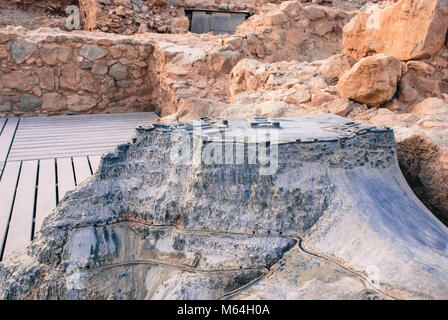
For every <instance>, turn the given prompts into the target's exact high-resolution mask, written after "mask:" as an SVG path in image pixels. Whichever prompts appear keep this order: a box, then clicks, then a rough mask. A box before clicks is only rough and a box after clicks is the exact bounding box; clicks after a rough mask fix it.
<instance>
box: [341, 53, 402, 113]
mask: <svg viewBox="0 0 448 320" xmlns="http://www.w3.org/2000/svg"><path fill="white" fill-rule="evenodd" d="M400 78H401V62H400V60H398V59H397V58H395V57H391V56H386V55H384V54H377V55H374V56H371V57H367V58H363V59H361V60H360V61H358V62H357V63H356V64H355V65H354V66H353V67H352V68H351V69H350V70H349V71H347V72H346V73H344V75H343V76H342V77H341V79H340V80H339V83H338V85H337V86H336V88H337V90H338V92H339V94H340V96H341V97H343V98H347V99H352V100H354V101H356V102H360V103H365V104H367V105H369V106H371V107H379V106H380V105H382V104H383V103H385V102H386V101H389V100H390V99H391V98H392V97H393V96H394V94H395V92H396V91H397V83H398V81H399V80H400Z"/></svg>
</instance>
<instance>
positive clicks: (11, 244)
mask: <svg viewBox="0 0 448 320" xmlns="http://www.w3.org/2000/svg"><path fill="white" fill-rule="evenodd" d="M36 178H37V160H33V161H24V162H22V168H21V170H20V177H19V183H18V185H17V191H16V197H15V200H14V208H13V209H12V214H11V220H10V223H9V228H8V235H7V237H6V243H5V249H4V252H3V257H7V256H8V255H10V254H11V253H13V252H14V251H16V250H20V249H23V248H25V247H26V245H27V244H28V243H29V242H30V241H31V238H32V226H33V214H34V198H35V192H36Z"/></svg>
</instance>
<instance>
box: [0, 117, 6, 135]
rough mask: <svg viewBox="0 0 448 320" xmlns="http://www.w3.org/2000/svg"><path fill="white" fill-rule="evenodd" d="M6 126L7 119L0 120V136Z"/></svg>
mask: <svg viewBox="0 0 448 320" xmlns="http://www.w3.org/2000/svg"><path fill="white" fill-rule="evenodd" d="M5 124H6V118H0V134H2V131H3V127H4V126H5Z"/></svg>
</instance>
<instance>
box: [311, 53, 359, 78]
mask: <svg viewBox="0 0 448 320" xmlns="http://www.w3.org/2000/svg"><path fill="white" fill-rule="evenodd" d="M352 65H353V64H350V62H349V59H348V58H347V56H345V55H343V54H336V55H334V56H331V57H330V58H328V59H326V60H325V61H324V63H323V64H322V65H321V66H320V67H319V72H320V73H322V75H323V76H324V77H325V79H326V80H327V81H328V82H329V83H332V84H336V83H337V82H338V81H339V78H340V77H341V76H342V75H343V74H344V73H345V72H346V71H348V70H349V69H350V68H351V66H352Z"/></svg>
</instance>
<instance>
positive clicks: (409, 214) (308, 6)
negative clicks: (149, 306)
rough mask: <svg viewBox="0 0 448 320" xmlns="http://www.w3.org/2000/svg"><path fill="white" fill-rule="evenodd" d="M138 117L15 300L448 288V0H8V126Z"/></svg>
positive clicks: (1, 283)
mask: <svg viewBox="0 0 448 320" xmlns="http://www.w3.org/2000/svg"><path fill="white" fill-rule="evenodd" d="M69 6H71V9H69V10H68V9H67V7H69ZM74 8H75V9H74ZM77 10H78V11H79V16H78V15H77V12H78V11H77ZM78 22H79V23H78ZM78 27H79V28H78ZM137 111H138V112H155V113H157V116H158V117H159V118H158V119H157V120H156V121H155V123H153V125H152V126H148V127H139V128H137V129H136V134H135V137H134V139H132V141H130V142H129V144H124V145H119V146H118V147H117V148H116V150H115V151H114V152H113V153H109V154H106V155H104V156H103V157H102V159H101V165H100V168H99V170H98V171H97V172H96V174H95V175H94V176H93V178H91V179H89V180H88V181H86V182H84V183H82V184H80V185H79V186H78V188H77V189H76V190H75V191H73V192H70V193H68V194H67V195H66V196H65V198H64V199H63V201H61V202H60V203H59V204H58V206H57V208H56V209H55V210H54V212H53V213H52V214H51V215H49V217H48V218H47V219H46V220H45V222H44V224H43V226H42V229H41V231H40V232H39V233H37V235H36V236H35V237H34V239H33V240H32V241H31V242H30V244H29V245H28V247H27V248H26V249H25V250H22V251H18V252H16V253H15V254H12V255H10V256H8V257H3V258H4V260H2V261H1V262H0V297H1V298H3V299H109V298H112V299H323V298H329V299H447V298H448V283H447V279H448V276H447V274H448V270H447V268H448V263H447V262H448V261H447V259H448V251H447V244H448V229H447V227H446V226H447V225H448V125H447V123H448V3H447V1H446V0H418V1H417V0H376V1H368V0H313V1H309V0H296V1H281V0H272V1H269V0H242V1H233V0H228V1H209V0H202V1H189V0H73V1H72V0H67V1H59V2H55V1H50V0H38V1H31V0H29V1H28V0H24V1H15V0H6V1H2V2H1V3H0V119H1V118H3V117H46V116H49V117H53V116H59V115H84V114H106V113H124V112H137ZM0 133H1V129H0ZM0 161H3V160H2V159H0ZM0 179H1V177H0ZM0 181H1V180H0ZM0 240H1V239H0Z"/></svg>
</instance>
